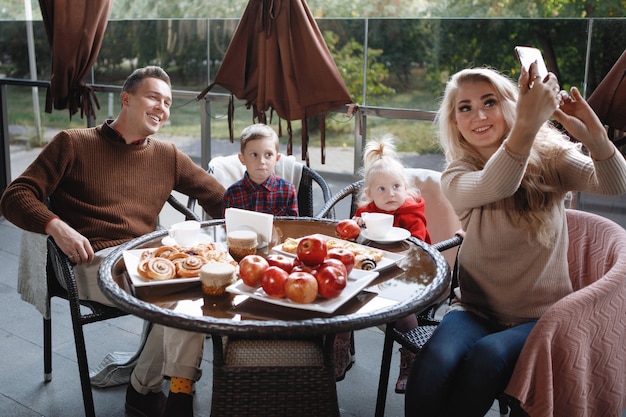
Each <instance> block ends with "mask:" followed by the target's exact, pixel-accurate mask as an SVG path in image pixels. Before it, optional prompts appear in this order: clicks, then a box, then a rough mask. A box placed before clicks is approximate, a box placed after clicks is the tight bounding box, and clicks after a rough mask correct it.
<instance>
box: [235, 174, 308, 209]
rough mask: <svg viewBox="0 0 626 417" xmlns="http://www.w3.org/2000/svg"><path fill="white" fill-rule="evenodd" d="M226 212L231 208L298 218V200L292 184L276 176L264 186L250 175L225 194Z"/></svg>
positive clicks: (270, 178) (271, 176) (245, 176)
mask: <svg viewBox="0 0 626 417" xmlns="http://www.w3.org/2000/svg"><path fill="white" fill-rule="evenodd" d="M223 204H224V211H226V209H227V208H229V207H235V208H240V209H244V210H251V211H256V212H259V213H268V214H273V215H274V216H297V215H298V199H297V196H296V188H295V187H294V186H293V184H292V183H290V182H289V181H287V180H285V179H284V178H281V177H279V176H278V175H276V174H272V175H270V177H269V178H268V179H267V180H265V182H264V183H263V184H256V183H254V182H253V181H252V180H251V179H250V176H249V175H248V172H247V171H246V173H245V174H244V176H243V178H242V179H241V180H239V181H237V182H236V183H234V184H233V185H231V186H230V187H228V189H227V190H226V192H225V193H224V200H223Z"/></svg>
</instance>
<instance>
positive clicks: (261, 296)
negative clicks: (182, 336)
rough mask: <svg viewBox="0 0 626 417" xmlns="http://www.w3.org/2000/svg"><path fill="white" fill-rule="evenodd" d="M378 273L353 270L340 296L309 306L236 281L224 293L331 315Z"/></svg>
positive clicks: (318, 299) (317, 301)
mask: <svg viewBox="0 0 626 417" xmlns="http://www.w3.org/2000/svg"><path fill="white" fill-rule="evenodd" d="M377 276H378V272H373V271H361V270H359V269H353V270H352V272H350V275H349V276H348V282H347V284H346V288H344V289H343V291H342V292H341V295H340V296H339V297H336V298H331V299H323V298H319V297H318V298H317V299H316V300H315V301H314V302H313V303H311V304H300V303H294V302H293V301H290V300H289V299H287V298H274V297H270V296H269V295H267V294H266V293H265V291H263V288H253V287H249V286H248V285H246V284H244V283H243V281H242V280H240V279H239V280H237V282H235V283H234V284H232V285H230V286H229V287H228V288H226V291H228V292H230V293H232V294H241V295H247V296H248V297H251V298H254V299H256V300H260V301H265V302H267V303H271V304H276V305H279V306H283V307H292V308H299V309H301V310H311V311H319V312H322V313H333V312H334V311H335V310H337V309H338V308H339V307H341V306H342V305H343V304H345V303H346V302H347V301H349V300H350V299H351V298H352V297H354V296H355V295H357V294H358V293H359V292H361V290H362V289H363V288H365V287H367V286H368V285H369V283H370V282H372V281H373V280H374V279H375V278H376V277H377Z"/></svg>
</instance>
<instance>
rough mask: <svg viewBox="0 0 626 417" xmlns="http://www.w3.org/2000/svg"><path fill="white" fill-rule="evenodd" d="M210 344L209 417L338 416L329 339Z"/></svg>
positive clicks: (224, 340)
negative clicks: (211, 379)
mask: <svg viewBox="0 0 626 417" xmlns="http://www.w3.org/2000/svg"><path fill="white" fill-rule="evenodd" d="M212 340H213V352H214V353H213V395H212V401H211V416H214V417H222V416H229V417H231V416H232V417H235V416H246V417H247V416H263V417H265V416H270V415H271V416H311V417H319V416H337V417H338V416H339V404H338V402H337V390H336V386H335V376H334V364H333V360H334V359H333V341H334V337H332V336H328V337H317V338H312V339H293V340H282V339H234V338H232V337H231V338H222V337H220V336H219V335H215V334H214V335H212Z"/></svg>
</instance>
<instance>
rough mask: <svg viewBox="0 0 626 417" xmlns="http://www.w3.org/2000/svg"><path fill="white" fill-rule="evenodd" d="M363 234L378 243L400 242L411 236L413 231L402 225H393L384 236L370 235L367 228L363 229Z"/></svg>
mask: <svg viewBox="0 0 626 417" xmlns="http://www.w3.org/2000/svg"><path fill="white" fill-rule="evenodd" d="M361 236H363V237H364V238H365V239H367V240H371V241H373V242H378V243H396V242H400V241H402V240H404V239H406V238H408V237H409V236H411V232H409V231H408V230H406V229H403V228H401V227H392V228H391V230H390V231H389V233H387V234H386V235H385V236H384V237H378V238H373V237H371V236H369V234H368V233H367V229H363V230H361Z"/></svg>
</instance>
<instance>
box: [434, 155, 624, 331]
mask: <svg viewBox="0 0 626 417" xmlns="http://www.w3.org/2000/svg"><path fill="white" fill-rule="evenodd" d="M526 163H527V159H526V158H525V157H521V156H517V155H512V154H511V153H509V152H507V151H506V150H505V149H504V147H500V149H499V150H498V151H497V152H496V153H495V154H494V155H493V156H492V157H491V159H490V160H489V161H488V162H487V164H486V165H485V167H484V168H483V169H482V170H480V171H476V170H475V169H474V168H473V167H472V166H471V165H469V164H468V163H466V162H463V161H461V160H459V161H455V162H452V163H451V164H450V165H449V166H448V168H447V169H446V171H445V172H444V173H443V174H442V181H441V185H442V190H443V192H444V194H445V195H446V197H447V198H448V199H449V200H450V202H451V204H452V206H453V207H454V210H455V212H456V213H457V215H458V216H459V219H460V221H461V224H462V227H463V229H464V230H465V231H466V237H465V239H464V241H463V245H462V247H461V249H460V252H459V289H458V290H457V300H456V301H457V303H455V305H454V306H453V308H461V309H469V310H473V311H476V312H478V313H481V314H484V315H486V316H488V317H490V318H493V319H495V320H497V321H499V322H500V323H502V324H505V325H513V324H517V323H521V322H524V321H529V320H535V319H537V318H539V317H540V316H541V315H542V314H543V313H544V312H545V311H546V309H547V308H548V307H550V306H551V305H552V304H553V303H554V302H556V301H557V300H559V299H561V298H562V297H564V296H565V295H567V294H569V293H571V292H572V285H571V281H570V279H569V273H568V267H567V248H568V234H567V223H566V218H565V213H564V205H563V204H558V205H556V206H555V207H553V209H552V212H551V215H552V219H553V223H554V225H555V229H556V236H555V244H554V246H553V248H550V249H548V248H546V247H545V246H542V245H541V244H540V243H538V242H536V241H530V240H529V235H528V233H527V231H526V230H521V229H520V228H519V227H517V226H516V225H514V224H513V223H512V222H511V221H510V220H509V219H508V217H507V216H506V215H505V213H504V212H503V210H502V208H501V207H502V205H501V204H500V205H499V204H497V202H498V201H500V200H503V199H507V198H512V197H511V196H512V195H513V194H514V193H515V191H516V190H517V189H518V187H519V185H520V183H521V179H522V177H523V175H524V171H525V168H526ZM545 163H546V164H548V167H547V168H548V169H551V170H556V172H558V173H559V177H558V178H559V179H560V183H559V184H558V186H559V187H561V189H562V190H563V193H565V192H567V191H585V192H592V193H598V194H604V195H617V194H621V193H624V192H626V162H625V161H624V158H623V157H622V155H621V154H620V153H619V152H618V151H617V150H616V152H615V153H614V156H613V157H611V158H610V159H608V160H606V161H601V162H598V161H592V159H591V158H589V157H587V156H585V155H583V154H582V153H580V152H579V151H577V150H575V149H570V150H568V151H563V152H562V153H561V154H560V155H559V156H558V157H557V158H555V159H554V160H549V161H545Z"/></svg>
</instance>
